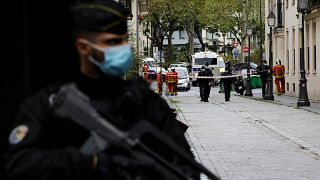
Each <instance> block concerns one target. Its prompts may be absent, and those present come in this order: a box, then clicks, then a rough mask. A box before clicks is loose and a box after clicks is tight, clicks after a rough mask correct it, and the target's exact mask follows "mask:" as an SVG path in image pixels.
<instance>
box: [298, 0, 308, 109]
mask: <svg viewBox="0 0 320 180" xmlns="http://www.w3.org/2000/svg"><path fill="white" fill-rule="evenodd" d="M297 9H298V12H300V13H301V18H302V19H301V35H302V38H301V41H302V42H301V44H302V48H301V53H300V74H301V76H300V80H299V81H300V84H299V100H298V102H297V106H298V107H300V106H310V102H309V98H308V90H307V79H306V71H305V67H304V14H305V13H306V10H307V9H308V0H298V4H297Z"/></svg>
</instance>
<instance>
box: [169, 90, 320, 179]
mask: <svg viewBox="0 0 320 180" xmlns="http://www.w3.org/2000/svg"><path fill="white" fill-rule="evenodd" d="M218 90H219V89H218V88H217V87H215V88H212V89H211V95H210V99H209V103H205V102H200V97H199V93H198V87H192V88H191V90H190V91H188V92H179V94H178V96H169V97H166V98H168V102H169V103H170V104H171V105H172V107H174V108H176V109H177V111H178V119H179V120H181V121H183V122H185V123H187V124H188V125H189V126H190V127H189V129H188V131H187V136H188V139H189V140H190V144H191V145H192V149H193V152H194V154H195V156H196V157H197V159H198V160H199V161H200V162H201V163H203V164H204V165H205V166H206V167H208V168H209V169H210V170H212V171H213V172H215V173H216V174H217V175H218V176H220V177H221V179H225V180H227V179H228V180H230V179H235V180H239V179H243V180H249V179H250V180H256V179H257V180H258V179H259V180H260V179H279V180H280V179H282V180H283V179H288V180H296V179H297V180H298V179H299V180H301V179H312V180H320V140H319V139H320V115H319V114H317V113H313V112H308V111H306V110H303V109H297V108H295V107H289V106H286V105H279V104H276V103H270V102H264V101H261V100H260V101H259V100H253V99H250V98H247V97H241V96H238V95H235V94H234V92H232V93H233V94H232V95H231V99H230V100H231V101H230V102H225V101H224V94H219V93H218ZM254 91H260V89H255V90H254ZM275 98H277V97H275Z"/></svg>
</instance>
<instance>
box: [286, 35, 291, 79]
mask: <svg viewBox="0 0 320 180" xmlns="http://www.w3.org/2000/svg"><path fill="white" fill-rule="evenodd" d="M286 56H287V62H286V69H287V70H286V73H287V74H289V70H290V68H289V65H290V63H289V60H290V57H289V31H286Z"/></svg>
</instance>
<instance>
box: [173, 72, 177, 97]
mask: <svg viewBox="0 0 320 180" xmlns="http://www.w3.org/2000/svg"><path fill="white" fill-rule="evenodd" d="M172 76H173V84H172V86H173V95H175V96H176V95H178V73H177V72H176V70H175V69H174V68H173V69H172Z"/></svg>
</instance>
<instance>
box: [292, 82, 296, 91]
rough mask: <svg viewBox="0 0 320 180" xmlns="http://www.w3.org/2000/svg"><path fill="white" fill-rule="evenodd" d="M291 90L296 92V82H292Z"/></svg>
mask: <svg viewBox="0 0 320 180" xmlns="http://www.w3.org/2000/svg"><path fill="white" fill-rule="evenodd" d="M292 91H293V92H296V84H295V83H292Z"/></svg>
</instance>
